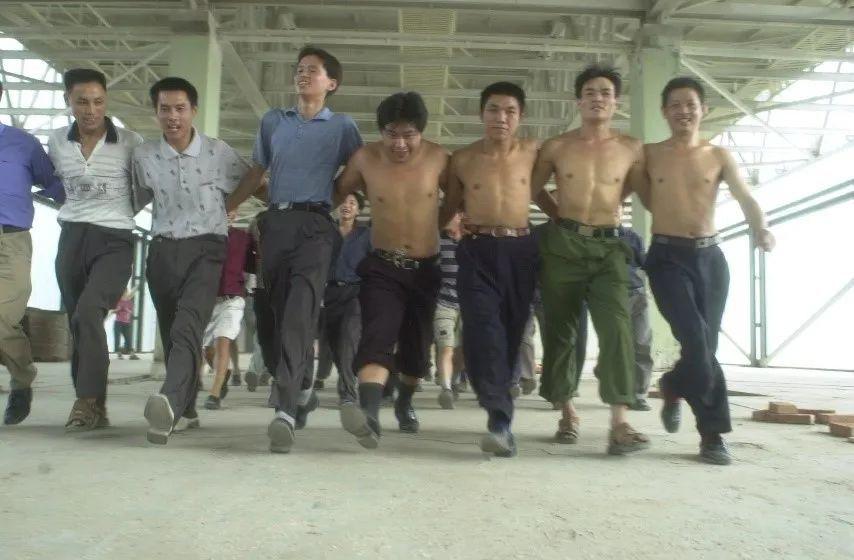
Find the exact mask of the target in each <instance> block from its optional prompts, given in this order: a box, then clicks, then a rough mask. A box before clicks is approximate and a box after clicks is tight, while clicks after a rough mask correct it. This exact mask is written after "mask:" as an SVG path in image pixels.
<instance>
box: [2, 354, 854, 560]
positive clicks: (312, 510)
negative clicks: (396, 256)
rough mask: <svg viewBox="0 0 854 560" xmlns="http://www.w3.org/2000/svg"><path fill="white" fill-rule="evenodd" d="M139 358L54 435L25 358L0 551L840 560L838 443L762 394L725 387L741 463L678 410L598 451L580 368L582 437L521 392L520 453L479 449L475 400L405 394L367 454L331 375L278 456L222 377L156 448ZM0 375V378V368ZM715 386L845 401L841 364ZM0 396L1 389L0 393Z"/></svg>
mask: <svg viewBox="0 0 854 560" xmlns="http://www.w3.org/2000/svg"><path fill="white" fill-rule="evenodd" d="M148 368H149V363H148V362H147V361H140V362H127V361H121V362H119V361H116V362H113V367H112V373H111V378H112V384H111V385H110V400H109V410H110V419H111V421H112V423H113V426H114V427H112V428H109V429H105V430H99V431H96V432H91V433H86V434H78V435H66V434H65V433H64V430H63V424H64V422H65V419H66V417H67V414H68V410H69V408H70V406H71V402H72V391H71V389H70V387H69V383H68V379H67V365H66V364H41V365H40V375H39V378H38V381H37V384H36V396H35V402H34V410H33V413H32V415H31V416H30V418H28V419H27V421H26V422H25V423H23V424H21V425H19V426H14V427H0V484H2V486H0V488H2V494H0V495H2V498H0V559H3V560H6V559H15V560H17V559H30V558H32V559H43V558H50V559H64V558H74V559H87V560H88V559H136V558H140V559H150V558H164V559H166V558H168V559H169V560H174V559H183V558H188V559H196V558H199V559H201V558H217V559H219V558H271V559H273V558H275V559H292V558H293V559H315V558H318V559H320V558H330V559H332V558H347V559H351V558H372V559H374V558H389V559H413V558H414V559H421V558H436V559H439V558H441V559H454V560H456V559H494V558H501V559H504V558H508V559H509V558H513V559H516V558H531V559H535V558H536V559H551V558H555V559H557V558H560V559H575V558H615V559H623V558H679V557H682V558H690V559H703V558H715V559H717V558H721V559H747V558H754V559H764V558H775V559H785V558H809V559H815V558H821V559H823V560H829V559H833V558H840V559H842V558H845V559H850V558H854V445H852V444H851V443H848V442H847V441H846V440H843V439H838V438H833V437H830V436H829V435H827V434H826V433H825V432H826V431H827V428H826V427H825V426H781V425H772V424H759V423H755V422H752V421H749V420H746V418H747V417H748V416H749V413H750V411H751V410H752V409H757V408H764V407H765V404H766V403H767V401H768V400H769V397H768V396H762V397H734V398H733V399H732V413H733V417H734V419H735V431H734V433H733V434H732V435H731V437H730V438H729V442H730V446H731V449H732V451H733V453H734V454H735V455H736V457H737V462H736V463H735V464H734V465H732V466H730V467H714V466H709V465H705V464H701V463H698V462H697V461H696V459H695V456H696V445H697V437H696V435H695V434H694V433H693V430H692V427H691V424H692V418H691V416H690V412H688V410H687V408H686V409H685V413H686V414H687V416H688V418H687V419H686V423H685V426H684V427H683V429H682V430H681V431H680V432H679V433H678V434H667V433H665V432H664V430H663V429H662V428H661V426H660V423H659V421H658V414H657V408H658V404H659V403H658V402H657V401H653V403H654V406H655V408H656V411H654V412H649V413H633V414H632V422H633V424H634V425H635V426H636V427H637V428H639V429H641V430H643V431H645V432H646V433H647V434H649V435H650V436H651V437H652V440H653V447H652V449H650V450H649V451H646V452H642V453H640V454H636V455H634V456H631V457H609V456H607V455H605V454H604V450H605V438H606V421H607V409H606V408H605V407H604V406H602V405H601V404H600V403H599V402H598V398H597V397H596V390H595V380H593V379H590V378H587V379H585V380H584V381H583V384H582V388H581V393H582V397H581V399H580V410H581V412H582V414H583V418H582V427H581V441H580V442H579V443H578V444H577V445H574V446H566V445H558V444H553V443H552V442H551V435H552V433H553V431H554V428H555V424H556V421H557V416H556V414H557V413H555V412H553V411H551V410H550V409H549V406H547V405H546V403H544V402H543V401H542V400H540V399H539V398H536V397H534V396H530V397H523V398H522V399H520V401H519V402H518V408H519V411H518V416H517V419H516V423H515V432H516V434H517V439H518V442H519V447H520V453H519V456H518V457H517V458H515V459H509V460H507V459H494V458H489V457H487V456H484V455H483V454H481V452H480V451H479V449H478V448H477V446H476V442H477V441H478V439H479V436H480V433H481V430H482V428H483V426H484V421H485V419H484V415H483V413H482V412H481V411H480V410H479V409H478V408H477V406H476V403H475V402H474V400H473V397H472V395H471V393H468V394H465V395H464V396H463V399H462V400H461V401H460V402H459V404H458V407H457V409H456V410H453V411H444V410H440V409H439V408H438V405H437V404H436V389H435V387H433V386H432V385H431V386H429V387H428V388H427V390H426V391H424V392H422V393H419V394H418V395H417V402H416V405H417V408H418V410H419V414H420V418H421V423H422V426H423V431H422V433H421V434H418V435H403V434H400V433H399V432H397V430H396V424H395V422H394V420H393V418H392V413H391V411H390V410H388V409H384V411H383V417H382V420H383V422H384V425H385V430H386V431H385V435H384V437H383V439H382V442H381V447H380V449H379V450H377V451H375V452H368V451H366V450H364V449H362V448H361V447H359V446H358V445H357V444H356V443H355V441H353V440H352V438H351V437H350V436H349V434H347V433H345V432H344V431H343V430H342V429H341V428H340V427H339V424H338V413H337V411H336V410H335V407H334V401H335V396H334V392H333V391H332V390H328V389H327V390H325V391H322V392H321V399H322V407H321V408H320V409H318V410H317V411H316V412H315V413H314V414H312V416H311V417H310V419H309V426H308V428H306V429H305V430H304V431H302V432H300V433H299V434H298V442H297V445H296V446H295V448H294V450H293V452H292V453H291V454H290V455H272V454H270V453H269V452H268V451H267V438H266V435H265V430H266V425H267V422H268V421H269V419H270V417H271V413H270V411H269V410H268V409H266V408H264V406H263V405H264V402H265V397H266V393H265V392H262V391H260V390H259V392H256V393H249V392H247V391H246V390H245V388H238V389H233V390H232V392H231V394H230V395H229V396H228V398H227V399H226V401H225V403H226V405H227V406H226V408H225V409H224V410H221V411H217V412H210V411H205V410H200V414H201V421H202V428H201V429H200V430H196V431H193V432H191V433H188V434H180V435H176V436H174V437H173V438H172V440H171V441H170V442H169V444H168V445H167V446H166V447H155V446H152V445H149V444H148V443H147V442H146V440H145V435H144V434H145V426H146V424H145V421H144V419H143V418H142V409H143V405H144V402H145V398H146V396H147V395H148V394H150V393H152V392H154V391H155V390H156V389H157V388H158V386H159V384H158V383H157V382H154V381H151V380H141V379H140V376H142V375H143V374H145V373H147V372H148ZM0 375H2V377H0V379H2V380H3V382H4V383H6V382H7V380H8V377H6V376H5V373H3V374H0ZM728 377H729V379H730V388H731V389H734V390H740V391H747V392H758V393H763V394H765V395H769V396H773V397H785V398H788V399H792V400H795V401H796V402H797V403H798V404H800V405H802V406H829V405H830V406H833V407H835V408H837V409H838V410H839V411H840V412H854V374H852V373H850V372H849V373H831V372H813V371H786V370H764V371H757V370H750V369H739V368H730V370H729V372H728ZM4 398H5V397H4Z"/></svg>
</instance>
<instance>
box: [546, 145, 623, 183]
mask: <svg viewBox="0 0 854 560" xmlns="http://www.w3.org/2000/svg"><path fill="white" fill-rule="evenodd" d="M634 160H635V155H634V154H633V153H632V151H631V150H629V149H628V148H626V147H624V146H622V145H619V144H614V145H608V146H603V147H591V146H588V145H586V144H583V143H577V144H569V145H567V146H566V147H564V149H563V150H562V151H561V153H560V154H559V157H557V158H556V161H555V175H556V179H557V181H558V182H559V183H564V184H581V185H584V186H588V187H593V186H607V185H614V186H622V184H623V183H624V182H625V180H626V176H627V175H628V173H629V169H631V167H632V164H633V163H634Z"/></svg>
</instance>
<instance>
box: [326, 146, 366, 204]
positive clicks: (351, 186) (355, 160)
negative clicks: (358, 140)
mask: <svg viewBox="0 0 854 560" xmlns="http://www.w3.org/2000/svg"><path fill="white" fill-rule="evenodd" d="M364 151H365V148H360V149H359V150H357V151H356V153H354V154H353V156H352V157H351V158H350V161H348V162H347V165H346V166H345V167H344V171H342V172H341V173H340V174H339V175H338V178H337V179H335V190H334V192H333V194H332V200H333V204H335V207H336V208H337V207H338V206H339V205H340V204H341V203H342V202H344V199H345V198H347V195H348V194H352V193H354V192H356V191H364V190H365V179H364V177H362V169H361V165H362V160H363V159H364Z"/></svg>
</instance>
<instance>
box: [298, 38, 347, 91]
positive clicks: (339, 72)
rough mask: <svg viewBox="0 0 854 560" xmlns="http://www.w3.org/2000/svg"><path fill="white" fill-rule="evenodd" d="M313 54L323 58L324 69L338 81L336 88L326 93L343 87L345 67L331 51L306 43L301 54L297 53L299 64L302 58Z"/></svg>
mask: <svg viewBox="0 0 854 560" xmlns="http://www.w3.org/2000/svg"><path fill="white" fill-rule="evenodd" d="M312 55H313V56H316V57H317V58H319V59H320V60H321V62H323V69H324V70H326V75H327V76H329V77H330V78H332V79H333V80H335V82H336V84H335V89H333V90H332V91H330V92H327V93H326V95H327V97H328V96H330V95H332V94H333V93H335V92H336V91H338V88H339V87H341V82H342V81H343V80H344V67H343V66H341V62H340V61H339V60H338V59H337V58H335V57H334V56H333V55H332V54H331V53H329V51H325V50H323V49H320V48H317V47H315V46H312V45H306V46H304V47H303V48H301V49H300V51H299V54H298V55H297V64H299V62H300V60H302V59H303V58H305V57H307V56H312Z"/></svg>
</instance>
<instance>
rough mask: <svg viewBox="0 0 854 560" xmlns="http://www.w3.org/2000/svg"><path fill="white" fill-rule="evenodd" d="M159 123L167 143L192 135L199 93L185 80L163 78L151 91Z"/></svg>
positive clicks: (152, 102)
mask: <svg viewBox="0 0 854 560" xmlns="http://www.w3.org/2000/svg"><path fill="white" fill-rule="evenodd" d="M149 95H150V96H151V104H152V105H154V111H155V113H156V114H157V122H158V123H159V124H160V130H162V131H163V136H164V137H165V138H166V141H167V142H170V141H181V140H182V139H186V138H187V137H189V136H190V134H192V131H193V118H194V117H195V116H196V112H197V111H198V106H199V92H198V91H197V90H196V88H195V87H194V86H193V84H191V83H190V82H188V81H187V80H185V79H184V78H176V77H169V78H163V79H162V80H160V81H159V82H157V83H155V84H154V85H153V86H151V89H150V90H149Z"/></svg>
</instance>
